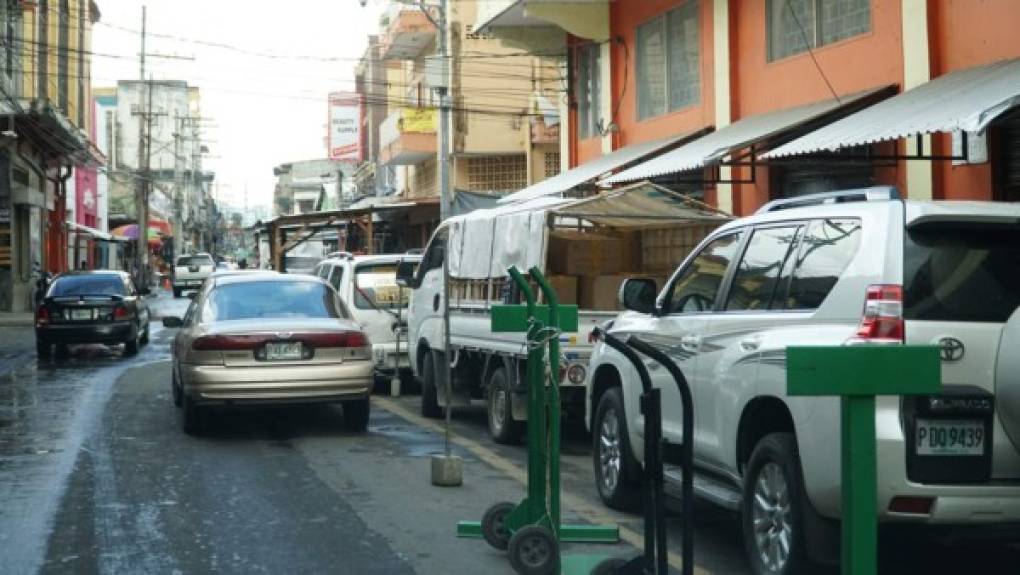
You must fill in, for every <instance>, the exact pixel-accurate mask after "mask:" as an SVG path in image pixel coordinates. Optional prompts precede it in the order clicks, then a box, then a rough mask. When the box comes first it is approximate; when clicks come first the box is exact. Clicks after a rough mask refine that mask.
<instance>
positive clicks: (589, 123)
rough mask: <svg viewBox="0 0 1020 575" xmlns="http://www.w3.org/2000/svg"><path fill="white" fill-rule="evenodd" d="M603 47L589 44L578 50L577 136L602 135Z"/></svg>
mask: <svg viewBox="0 0 1020 575" xmlns="http://www.w3.org/2000/svg"><path fill="white" fill-rule="evenodd" d="M601 70H602V47H601V46H600V45H599V44H588V45H585V46H581V47H580V48H578V49H577V136H578V137H579V138H582V139H584V138H591V137H594V136H597V135H599V134H600V133H601V130H600V123H601V120H600V119H599V111H600V109H601V107H602V106H601V98H600V96H601V94H602V71H601Z"/></svg>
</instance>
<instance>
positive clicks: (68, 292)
mask: <svg viewBox="0 0 1020 575" xmlns="http://www.w3.org/2000/svg"><path fill="white" fill-rule="evenodd" d="M49 295H50V297H78V296H111V295H119V296H123V295H125V294H124V280H122V279H121V278H120V276H115V275H89V276H65V277H62V278H57V280H56V281H55V282H53V287H51V288H50V294H49Z"/></svg>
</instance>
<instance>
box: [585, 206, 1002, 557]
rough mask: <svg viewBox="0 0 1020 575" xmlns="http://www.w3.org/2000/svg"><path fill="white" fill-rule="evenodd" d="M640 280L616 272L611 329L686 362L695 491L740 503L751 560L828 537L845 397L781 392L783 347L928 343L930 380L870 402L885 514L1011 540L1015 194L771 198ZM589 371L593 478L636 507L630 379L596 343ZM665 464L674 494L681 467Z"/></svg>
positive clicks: (673, 437) (669, 432) (814, 547)
mask: <svg viewBox="0 0 1020 575" xmlns="http://www.w3.org/2000/svg"><path fill="white" fill-rule="evenodd" d="M644 281H647V280H640V279H636V280H629V281H628V282H627V283H625V284H624V286H622V287H621V290H620V294H621V299H623V300H625V301H624V305H625V307H626V308H627V309H628V310H631V311H627V312H624V313H622V314H621V315H620V316H619V317H618V318H616V319H615V320H614V321H613V322H612V323H611V324H610V325H609V326H608V331H609V333H612V334H614V335H616V336H617V337H620V338H622V339H625V338H626V337H628V336H629V335H631V334H634V335H637V336H638V337H640V338H642V339H645V340H646V341H648V342H649V343H651V344H653V345H656V346H658V347H660V348H661V349H662V350H663V351H664V352H666V353H667V354H668V355H669V356H671V358H673V359H674V360H675V361H676V362H677V363H678V365H679V366H680V368H681V369H682V370H683V372H684V373H685V375H686V377H687V379H688V382H689V385H690V386H691V390H692V394H693V399H694V412H695V413H694V437H693V442H694V459H695V474H694V490H695V494H696V495H699V496H700V497H702V498H705V499H708V500H710V501H712V502H715V503H717V504H720V505H722V506H724V507H727V508H729V509H732V510H735V511H739V513H740V516H741V522H742V530H743V533H744V541H745V548H746V551H747V556H748V559H749V561H750V563H751V565H752V567H753V569H754V571H755V573H784V574H785V573H799V572H804V571H805V569H807V568H806V567H805V566H806V565H807V564H808V563H809V562H810V560H812V559H817V558H819V557H820V555H822V554H823V553H824V554H832V553H833V550H834V548H833V545H838V537H833V535H834V534H838V518H839V517H840V425H839V422H840V410H839V400H838V399H836V398H810V397H790V396H788V395H787V394H786V369H785V367H786V351H785V350H786V347H787V346H789V345H860V344H886V345H888V344H894V345H895V344H902V343H908V344H936V345H938V346H940V348H941V357H942V384H943V387H942V392H941V394H939V395H937V396H922V397H904V398H901V397H895V396H883V397H879V398H877V400H876V413H875V416H876V432H877V445H876V450H877V457H878V474H879V477H878V510H879V515H878V516H879V521H880V522H881V523H882V524H883V525H890V524H903V526H905V527H907V528H912V527H924V528H926V529H928V530H929V531H934V532H936V533H937V534H945V535H947V536H953V537H959V536H963V537H977V538H991V537H997V538H998V537H1000V536H1001V537H1004V538H1007V539H1012V540H1020V353H1018V352H1017V350H1020V312H1017V308H1018V306H1020V205H1017V204H1003V203H991V202H948V201H944V202H919V201H909V200H901V199H899V194H898V192H897V191H896V190H895V189H892V188H870V189H864V190H849V191H844V192H835V193H830V194H819V195H813V196H805V197H801V198H796V199H791V200H780V201H776V202H772V203H770V204H768V205H766V206H764V207H763V208H762V209H761V210H759V211H758V212H757V213H756V214H754V215H753V216H751V217H746V218H743V219H740V220H736V221H734V222H731V223H729V224H727V225H725V226H723V227H721V228H719V229H718V230H716V231H715V232H713V233H712V234H711V235H710V236H709V237H708V238H706V239H705V240H704V241H703V242H702V243H701V244H700V245H699V246H698V247H697V248H696V249H695V250H694V251H693V252H692V253H691V255H689V256H688V257H687V258H686V259H685V261H684V262H683V263H682V264H681V265H680V267H679V268H678V269H677V270H676V272H675V273H674V274H673V276H672V277H671V278H670V281H669V282H667V284H666V286H665V288H664V289H663V290H662V292H661V293H659V294H658V296H657V297H656V295H655V290H654V287H650V286H649V285H648V284H643V283H642V282H644ZM655 367H657V366H650V371H651V376H652V379H653V383H654V385H656V386H657V387H660V388H661V389H662V398H663V399H662V401H663V407H662V413H663V434H664V436H665V438H666V439H667V441H669V442H671V443H675V444H680V443H682V442H683V437H682V422H681V407H680V406H681V401H680V395H679V393H678V391H677V388H676V385H675V384H674V382H673V381H672V379H671V378H670V376H669V374H668V372H667V371H666V370H665V369H661V368H660V369H654V368H655ZM588 373H589V374H590V375H589V376H588V382H587V384H588V401H587V407H588V409H587V421H588V424H589V428H590V429H591V430H592V435H593V445H594V466H595V477H596V483H597V487H598V490H599V493H600V495H601V497H602V499H603V501H604V502H605V503H607V504H608V505H610V506H611V507H625V506H629V505H631V504H632V503H633V502H634V500H635V499H634V496H635V490H636V489H637V488H638V487H639V477H640V474H641V471H642V470H641V462H642V461H643V458H644V457H643V456H644V454H643V450H642V440H641V437H642V431H643V429H644V420H643V416H642V415H641V413H640V409H639V403H638V398H639V396H640V393H641V385H640V381H639V379H638V376H637V372H636V370H635V369H634V368H633V366H632V365H631V364H630V363H629V362H628V361H627V359H626V358H624V357H623V356H622V355H620V354H619V353H618V352H616V351H615V350H613V349H612V348H610V347H608V346H607V345H605V344H604V343H600V344H599V345H597V346H596V347H595V349H594V352H593V354H592V357H591V361H590V364H589V371H588ZM666 477H667V490H669V491H672V490H677V491H678V489H679V484H680V474H679V472H678V470H677V469H676V468H670V467H667V471H666ZM826 550H827V551H826ZM816 551H817V552H818V554H817V555H816V553H815V552H816ZM809 553H810V556H809Z"/></svg>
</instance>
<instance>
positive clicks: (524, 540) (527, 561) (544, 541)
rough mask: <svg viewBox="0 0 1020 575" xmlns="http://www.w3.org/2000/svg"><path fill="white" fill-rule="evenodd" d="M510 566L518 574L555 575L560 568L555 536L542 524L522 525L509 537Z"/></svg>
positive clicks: (558, 550)
mask: <svg viewBox="0 0 1020 575" xmlns="http://www.w3.org/2000/svg"><path fill="white" fill-rule="evenodd" d="M507 554H508V555H509V556H510V566H511V567H513V568H514V571H516V572H517V573H519V574H520V575H555V574H556V573H558V572H559V569H560V546H559V542H558V541H556V536H555V535H553V534H552V531H549V530H548V529H547V528H545V527H544V526H542V525H528V526H526V527H522V528H521V529H519V530H518V531H517V532H516V533H514V534H513V536H512V537H511V538H510V547H509V549H508V550H507Z"/></svg>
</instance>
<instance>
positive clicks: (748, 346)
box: [740, 336, 761, 351]
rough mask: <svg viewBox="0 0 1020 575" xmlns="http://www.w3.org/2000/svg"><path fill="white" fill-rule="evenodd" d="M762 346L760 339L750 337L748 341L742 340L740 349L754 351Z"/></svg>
mask: <svg viewBox="0 0 1020 575" xmlns="http://www.w3.org/2000/svg"><path fill="white" fill-rule="evenodd" d="M760 346H761V338H760V337H757V336H755V337H749V338H747V339H742V340H740V349H742V350H744V351H754V350H756V349H758V348H759V347H760Z"/></svg>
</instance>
